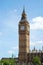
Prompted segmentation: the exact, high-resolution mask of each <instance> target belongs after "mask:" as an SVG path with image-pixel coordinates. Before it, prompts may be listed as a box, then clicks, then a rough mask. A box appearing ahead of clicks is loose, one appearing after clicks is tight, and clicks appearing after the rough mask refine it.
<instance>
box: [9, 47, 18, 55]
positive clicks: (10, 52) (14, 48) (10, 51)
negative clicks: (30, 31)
mask: <svg viewBox="0 0 43 65" xmlns="http://www.w3.org/2000/svg"><path fill="white" fill-rule="evenodd" d="M17 51H18V46H14V47H11V49H10V50H8V54H15V53H14V52H17ZM16 54H17V53H16Z"/></svg>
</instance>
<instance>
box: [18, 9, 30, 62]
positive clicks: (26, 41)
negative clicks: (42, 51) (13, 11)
mask: <svg viewBox="0 0 43 65" xmlns="http://www.w3.org/2000/svg"><path fill="white" fill-rule="evenodd" d="M29 50H30V25H29V22H28V21H27V17H26V13H25V9H23V12H22V17H21V20H20V22H19V62H27V54H28V53H29Z"/></svg>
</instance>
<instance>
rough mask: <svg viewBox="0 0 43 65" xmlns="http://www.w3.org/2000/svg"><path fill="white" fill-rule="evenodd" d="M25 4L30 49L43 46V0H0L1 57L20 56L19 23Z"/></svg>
mask: <svg viewBox="0 0 43 65" xmlns="http://www.w3.org/2000/svg"><path fill="white" fill-rule="evenodd" d="M23 6H25V11H26V14H27V20H28V22H29V23H30V49H33V47H34V46H35V48H36V49H38V50H39V49H41V50H42V46H43V0H0V58H2V57H11V56H12V53H13V54H14V56H15V57H17V56H18V44H19V41H18V23H19V21H20V19H21V14H22V11H23Z"/></svg>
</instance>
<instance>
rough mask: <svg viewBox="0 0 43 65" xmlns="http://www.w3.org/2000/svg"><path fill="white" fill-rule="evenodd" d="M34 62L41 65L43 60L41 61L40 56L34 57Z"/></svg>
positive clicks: (35, 64)
mask: <svg viewBox="0 0 43 65" xmlns="http://www.w3.org/2000/svg"><path fill="white" fill-rule="evenodd" d="M32 62H33V64H34V65H41V61H40V58H39V57H38V56H36V57H34V58H33V59H32Z"/></svg>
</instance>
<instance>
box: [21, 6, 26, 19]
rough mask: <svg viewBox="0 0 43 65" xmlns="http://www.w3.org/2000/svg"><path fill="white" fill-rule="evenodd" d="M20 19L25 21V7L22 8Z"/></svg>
mask: <svg viewBox="0 0 43 65" xmlns="http://www.w3.org/2000/svg"><path fill="white" fill-rule="evenodd" d="M22 19H26V14H25V7H23V12H22V18H21V20H22Z"/></svg>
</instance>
